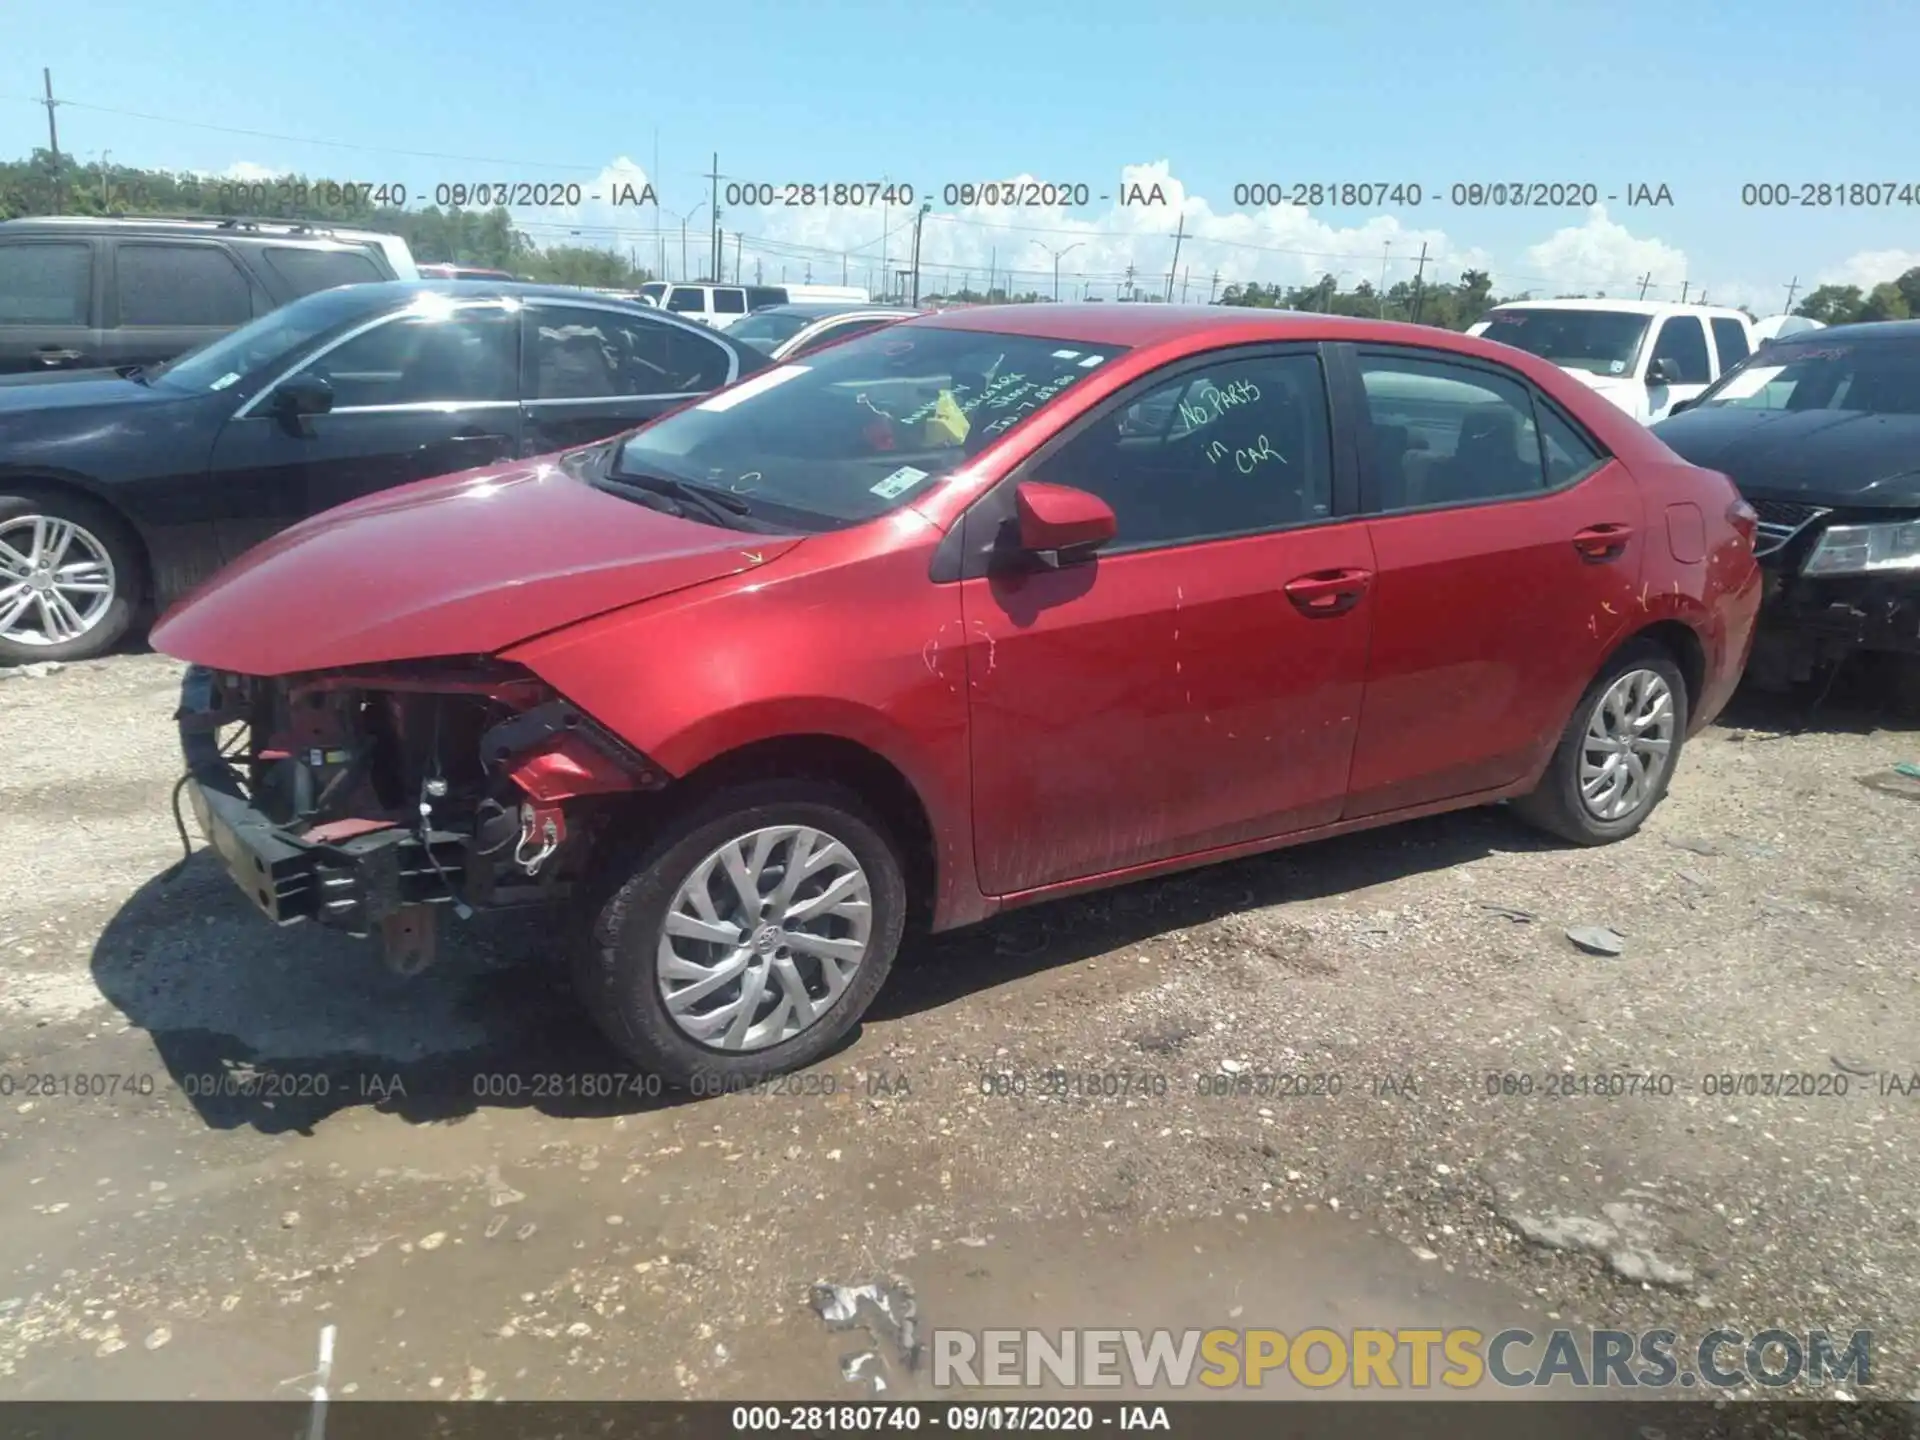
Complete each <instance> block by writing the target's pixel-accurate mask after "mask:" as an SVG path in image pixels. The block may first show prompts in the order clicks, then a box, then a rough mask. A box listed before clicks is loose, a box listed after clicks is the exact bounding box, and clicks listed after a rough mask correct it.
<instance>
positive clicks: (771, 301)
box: [747, 285, 787, 310]
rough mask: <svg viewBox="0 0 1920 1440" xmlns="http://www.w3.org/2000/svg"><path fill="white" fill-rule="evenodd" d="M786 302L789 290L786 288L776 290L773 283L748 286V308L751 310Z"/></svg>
mask: <svg viewBox="0 0 1920 1440" xmlns="http://www.w3.org/2000/svg"><path fill="white" fill-rule="evenodd" d="M786 303H787V292H786V291H784V290H776V289H775V288H774V287H773V286H771V285H749V286H748V287H747V308H748V309H749V310H759V309H763V308H764V307H766V306H768V305H784V304H786Z"/></svg>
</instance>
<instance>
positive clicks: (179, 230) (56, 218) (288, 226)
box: [0, 215, 389, 241]
mask: <svg viewBox="0 0 1920 1440" xmlns="http://www.w3.org/2000/svg"><path fill="white" fill-rule="evenodd" d="M95 229H104V230H117V231H130V232H141V231H150V232H152V233H154V234H160V235H180V234H194V233H196V232H214V233H218V234H220V235H224V236H228V237H230V238H234V239H246V238H247V237H249V236H252V237H257V238H260V239H271V240H274V241H283V240H291V241H300V240H307V241H313V240H330V239H334V238H336V237H342V236H344V237H347V238H350V239H353V240H379V239H387V238H389V236H388V234H387V232H385V231H381V230H359V229H355V228H354V227H352V226H350V225H333V224H329V223H328V222H327V221H325V220H286V219H273V218H258V219H256V218H254V217H252V216H240V215H21V216H18V217H16V218H15V219H12V220H0V230H18V231H25V230H63V231H64V230H95Z"/></svg>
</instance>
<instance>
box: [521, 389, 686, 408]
mask: <svg viewBox="0 0 1920 1440" xmlns="http://www.w3.org/2000/svg"><path fill="white" fill-rule="evenodd" d="M713 393H714V392H713V391H711V390H662V391H660V392H659V393H657V394H647V395H565V396H559V397H557V398H555V399H552V400H522V401H521V402H520V403H521V404H522V405H525V406H527V407H528V408H532V407H533V406H536V405H609V404H616V403H618V402H619V401H622V400H632V401H649V402H650V401H654V400H693V399H697V398H698V397H700V396H702V395H711V394H713Z"/></svg>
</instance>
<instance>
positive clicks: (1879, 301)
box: [1859, 280, 1913, 320]
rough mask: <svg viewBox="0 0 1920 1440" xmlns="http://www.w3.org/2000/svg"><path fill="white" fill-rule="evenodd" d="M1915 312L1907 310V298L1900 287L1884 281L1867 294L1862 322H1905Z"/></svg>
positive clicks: (1863, 306) (1862, 308)
mask: <svg viewBox="0 0 1920 1440" xmlns="http://www.w3.org/2000/svg"><path fill="white" fill-rule="evenodd" d="M1912 313H1913V312H1912V311H1911V310H1910V309H1908V308H1907V297H1906V296H1905V295H1903V294H1902V293H1901V291H1900V286H1899V284H1898V283H1897V282H1895V281H1892V280H1883V281H1881V282H1880V283H1879V284H1878V285H1876V286H1874V287H1873V289H1872V290H1870V291H1868V292H1867V299H1866V303H1865V304H1864V305H1862V306H1861V307H1860V315H1859V318H1860V319H1862V320H1905V319H1906V318H1907V317H1908V316H1909V315H1911V314H1912Z"/></svg>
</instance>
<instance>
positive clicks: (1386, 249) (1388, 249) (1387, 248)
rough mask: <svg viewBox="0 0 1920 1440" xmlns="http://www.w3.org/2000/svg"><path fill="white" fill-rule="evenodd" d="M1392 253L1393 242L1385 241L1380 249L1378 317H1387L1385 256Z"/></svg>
mask: <svg viewBox="0 0 1920 1440" xmlns="http://www.w3.org/2000/svg"><path fill="white" fill-rule="evenodd" d="M1392 253H1393V242H1392V241H1391V240H1389V241H1387V243H1386V244H1385V245H1383V246H1382V247H1381V249H1380V318H1381V319H1382V320H1384V319H1386V318H1387V257H1388V256H1389V255H1391V254H1392Z"/></svg>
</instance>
